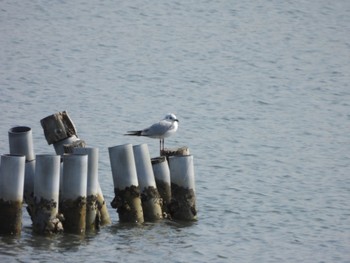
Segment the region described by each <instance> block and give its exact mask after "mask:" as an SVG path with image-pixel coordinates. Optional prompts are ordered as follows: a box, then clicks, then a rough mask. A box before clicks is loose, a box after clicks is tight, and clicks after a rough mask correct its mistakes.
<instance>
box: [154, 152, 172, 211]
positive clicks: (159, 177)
mask: <svg viewBox="0 0 350 263" xmlns="http://www.w3.org/2000/svg"><path fill="white" fill-rule="evenodd" d="M152 168H153V173H154V178H155V181H156V185H157V189H158V192H159V195H160V197H161V198H162V211H163V215H164V214H165V215H167V214H168V205H169V204H170V201H171V181H170V171H169V166H168V161H167V159H166V158H165V157H164V156H162V157H156V158H152Z"/></svg>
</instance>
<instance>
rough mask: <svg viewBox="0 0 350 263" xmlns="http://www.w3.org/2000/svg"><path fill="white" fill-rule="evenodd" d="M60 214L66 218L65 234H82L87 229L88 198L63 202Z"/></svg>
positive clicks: (64, 224)
mask: <svg viewBox="0 0 350 263" xmlns="http://www.w3.org/2000/svg"><path fill="white" fill-rule="evenodd" d="M60 212H61V213H62V214H63V216H64V221H63V228H64V231H65V232H69V233H75V234H82V233H85V227H86V197H79V198H77V199H75V200H71V199H67V200H62V202H61V203H60Z"/></svg>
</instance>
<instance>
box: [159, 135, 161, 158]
mask: <svg viewBox="0 0 350 263" xmlns="http://www.w3.org/2000/svg"><path fill="white" fill-rule="evenodd" d="M159 155H160V156H162V139H159Z"/></svg>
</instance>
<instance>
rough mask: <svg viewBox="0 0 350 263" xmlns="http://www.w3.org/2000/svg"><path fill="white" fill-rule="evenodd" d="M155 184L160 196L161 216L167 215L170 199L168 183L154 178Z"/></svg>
mask: <svg viewBox="0 0 350 263" xmlns="http://www.w3.org/2000/svg"><path fill="white" fill-rule="evenodd" d="M156 185H157V189H158V193H159V195H160V197H161V198H162V211H163V217H167V214H168V213H169V211H168V205H169V204H170V201H171V187H170V184H168V183H167V182H164V181H161V180H156Z"/></svg>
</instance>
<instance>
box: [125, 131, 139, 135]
mask: <svg viewBox="0 0 350 263" xmlns="http://www.w3.org/2000/svg"><path fill="white" fill-rule="evenodd" d="M141 134H142V131H127V133H125V134H124V135H131V136H141Z"/></svg>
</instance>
